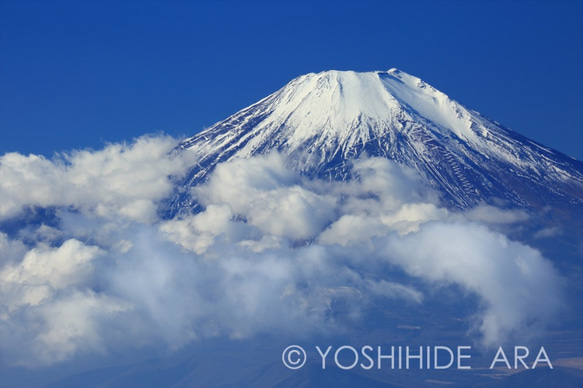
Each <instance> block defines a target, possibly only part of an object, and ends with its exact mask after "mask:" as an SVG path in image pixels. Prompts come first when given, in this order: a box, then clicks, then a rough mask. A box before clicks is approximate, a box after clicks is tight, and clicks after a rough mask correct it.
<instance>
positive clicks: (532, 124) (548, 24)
mask: <svg viewBox="0 0 583 388" xmlns="http://www.w3.org/2000/svg"><path fill="white" fill-rule="evenodd" d="M0 15H1V16H0V18H1V20H0V22H1V35H0V40H1V46H0V49H1V51H0V54H1V57H0V65H1V66H0V67H1V70H0V127H1V138H0V153H5V152H8V151H18V152H21V153H25V154H27V153H40V154H44V155H47V156H50V155H52V154H53V153H54V152H57V151H62V150H70V149H74V148H87V147H90V148H101V147H102V145H103V144H105V143H107V142H117V141H122V140H130V139H132V138H134V137H137V136H140V135H142V134H144V133H160V132H165V133H167V134H170V135H172V136H184V135H192V134H194V133H196V132H198V131H200V130H201V129H203V128H204V127H208V126H210V125H212V124H213V123H215V122H217V121H219V120H222V119H224V118H226V117H228V116H229V115H230V114H232V113H235V112H236V111H238V110H239V109H242V108H244V107H245V106H248V105H250V104H252V103H254V102H255V101H257V100H259V99H261V98H263V97H265V96H266V95H268V94H269V93H271V92H274V91H275V90H277V89H279V88H280V87H282V86H283V85H284V84H286V83H287V82H288V81H290V80H291V79H292V78H294V77H296V76H299V75H301V74H304V73H307V72H318V71H323V70H329V69H339V70H348V69H351V70H357V71H368V70H387V69H389V68H392V67H397V68H399V69H401V70H403V71H405V72H408V73H410V74H413V75H415V76H418V77H420V78H422V79H423V80H425V81H426V82H428V83H430V84H432V85H433V86H435V87H436V88H438V89H440V90H442V91H443V92H445V93H447V94H448V95H450V96H451V97H452V98H454V99H456V100H458V101H460V102H462V103H463V104H465V105H466V106H468V107H470V108H473V109H476V110H478V111H479V112H481V113H482V114H484V115H486V116H488V117H490V118H492V119H494V120H496V121H498V122H500V123H502V124H503V125H505V126H507V127H510V128H511V129H514V130H516V131H517V132H519V133H521V134H523V135H526V136H528V137H530V138H532V139H534V140H537V141H539V142H541V143H543V144H545V145H548V146H551V147H553V148H555V149H558V150H559V151H562V152H564V153H566V154H568V155H570V156H573V157H576V158H578V159H579V160H583V108H582V107H583V71H582V70H581V69H583V2H581V1H552V2H551V1H345V2H343V1H279V2H275V1H273V2H270V1H254V2H251V1H247V2H245V1H237V2H234V1H233V2H231V1H214V2H210V1H192V2H186V1H165V2H161V1H99V2H97V1H82V2H74V1H2V2H1V5H0Z"/></svg>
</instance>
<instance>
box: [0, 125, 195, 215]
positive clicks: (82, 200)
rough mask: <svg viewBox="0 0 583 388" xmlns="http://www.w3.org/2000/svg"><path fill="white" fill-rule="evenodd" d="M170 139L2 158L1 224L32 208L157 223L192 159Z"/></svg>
mask: <svg viewBox="0 0 583 388" xmlns="http://www.w3.org/2000/svg"><path fill="white" fill-rule="evenodd" d="M175 143H176V142H175V140H174V139H172V138H170V137H150V136H143V137H140V138H138V139H136V140H135V141H134V142H133V143H130V144H125V143H124V144H110V145H108V146H107V147H105V148H104V149H103V150H98V151H91V150H82V151H74V152H70V153H64V154H61V155H57V156H56V157H55V158H54V159H53V160H48V159H46V158H44V157H43V156H37V155H28V156H25V155H21V154H18V153H8V154H5V155H3V156H2V157H1V158H0V192H2V201H1V203H0V220H2V219H7V218H10V217H15V216H17V215H18V214H21V213H22V211H23V210H25V209H26V208H29V207H35V206H36V207H51V206H61V207H69V206H70V207H73V208H75V209H77V210H79V211H81V212H82V213H84V214H86V215H97V216H100V217H107V218H117V217H119V216H122V217H126V218H129V219H131V220H135V221H147V222H152V221H155V219H156V210H157V201H158V200H160V199H162V198H164V197H166V196H168V195H169V194H170V192H171V190H172V181H171V180H170V179H169V176H171V175H178V174H180V173H183V172H184V169H185V166H186V163H187V161H188V158H189V156H190V155H189V153H188V152H186V153H181V154H175V153H171V152H170V151H171V149H172V148H173V147H174V146H175Z"/></svg>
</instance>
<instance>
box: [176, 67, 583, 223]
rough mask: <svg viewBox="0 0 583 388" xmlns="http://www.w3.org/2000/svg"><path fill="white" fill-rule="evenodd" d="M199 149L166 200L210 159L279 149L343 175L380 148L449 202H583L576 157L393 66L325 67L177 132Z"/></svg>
mask: <svg viewBox="0 0 583 388" xmlns="http://www.w3.org/2000/svg"><path fill="white" fill-rule="evenodd" d="M178 148H179V149H187V148H188V149H191V150H193V151H194V153H195V154H196V155H197V156H196V157H197V160H196V163H195V164H194V167H192V168H191V169H190V172H189V173H188V175H187V177H186V178H185V179H184V180H183V181H182V182H180V184H179V186H180V187H181V190H179V192H178V193H176V195H175V196H174V198H173V199H172V201H171V204H170V213H171V215H174V214H176V213H178V212H180V211H182V210H184V209H188V208H191V207H193V206H194V207H196V204H193V203H190V202H188V199H187V197H186V196H185V195H184V192H185V191H186V189H188V188H189V187H192V186H195V185H198V184H200V183H202V182H204V181H205V180H206V179H207V178H208V176H209V173H210V172H211V171H212V170H213V168H214V166H215V165H216V164H217V163H221V162H224V161H227V160H230V159H233V158H241V157H242V158H248V157H251V156H253V155H257V154H264V153H268V152H270V151H274V150H277V151H278V152H281V153H283V154H284V155H286V157H287V161H288V164H289V166H290V167H291V168H293V169H294V170H297V171H299V172H301V173H303V174H305V175H307V176H311V177H319V178H325V179H335V180H344V179H348V178H350V172H349V168H348V166H349V165H350V161H351V160H353V159H356V158H359V157H360V156H361V155H364V154H366V155H369V156H382V157H386V158H389V159H391V160H394V161H395V162H397V163H400V164H404V165H406V166H409V167H412V168H413V169H415V170H417V171H418V172H419V174H420V175H421V176H422V177H423V178H424V179H425V181H426V182H427V183H428V184H429V185H430V186H432V187H433V188H434V189H436V190H437V191H438V192H440V193H441V194H442V197H443V199H444V200H445V201H446V203H448V204H449V205H450V206H451V207H456V208H461V209H467V208H471V207H473V206H476V205H478V204H481V203H488V204H492V205H497V206H502V207H518V208H522V209H525V210H530V211H539V210H541V209H543V208H545V207H547V208H548V207H549V206H551V207H553V208H555V209H556V210H557V212H556V213H557V214H561V213H564V214H572V212H573V210H578V211H580V212H581V211H583V162H581V161H578V160H576V159H573V158H570V157H568V156H566V155H564V154H562V153H560V152H558V151H555V150H552V149H550V148H547V147H544V146H542V145H540V144H538V143H536V142H535V141H532V140H530V139H528V138H526V137H524V136H521V135H520V134H518V133H516V132H513V131H511V130H509V129H507V128H505V127H503V126H502V125H500V124H498V123H497V122H495V121H492V120H489V119H487V118H485V117H484V116H482V115H480V114H479V113H478V112H476V111H473V110H471V109H468V108H466V107H465V106H463V105H462V104H460V103H459V102H457V101H455V100H452V99H450V98H449V97H448V96H447V95H445V94H444V93H442V92H440V91H438V90H436V89H435V88H433V87H432V86H430V85H428V84H427V83H425V82H424V81H422V80H421V79H419V78H417V77H414V76H412V75H409V74H407V73H405V72H403V71H400V70H397V69H391V70H389V71H386V72H380V71H379V72H366V73H357V72H352V71H326V72H322V73H318V74H313V73H311V74H307V75H303V76H300V77H298V78H296V79H294V80H292V81H291V82H290V83H288V84H287V85H286V86H284V87H283V88H282V89H280V90H278V91H277V92H275V93H273V94H271V95H269V96H267V97H266V98H264V99H262V100H260V101H259V102H257V103H255V104H253V105H251V106H249V107H247V108H245V109H243V110H241V111H239V112H237V113H235V114H234V115H232V116H231V117H229V118H227V119H226V120H223V121H221V122H219V123H217V124H215V125H213V126H212V127H210V128H208V129H206V130H204V131H202V132H200V133H198V134H196V135H195V136H193V137H191V138H189V139H186V140H185V141H183V142H182V143H181V144H180V146H179V147H178Z"/></svg>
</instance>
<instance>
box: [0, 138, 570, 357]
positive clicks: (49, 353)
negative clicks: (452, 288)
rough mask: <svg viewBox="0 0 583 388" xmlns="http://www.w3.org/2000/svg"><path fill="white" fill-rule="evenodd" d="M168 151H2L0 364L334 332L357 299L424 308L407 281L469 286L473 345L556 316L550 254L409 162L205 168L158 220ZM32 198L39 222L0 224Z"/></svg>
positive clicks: (276, 162) (421, 295)
mask: <svg viewBox="0 0 583 388" xmlns="http://www.w3.org/2000/svg"><path fill="white" fill-rule="evenodd" d="M175 144H176V141H175V140H173V139H171V138H168V137H164V136H162V137H143V138H140V139H137V140H136V141H135V142H133V143H131V144H111V145H108V146H106V147H105V148H104V149H102V150H96V151H89V150H85V151H76V152H71V153H67V154H63V155H61V156H59V157H57V158H55V159H53V160H48V159H45V158H43V157H40V156H35V155H29V156H23V155H20V154H14V153H13V154H6V155H4V156H2V157H1V159H0V162H1V164H0V189H1V191H2V195H3V201H2V208H1V210H0V220H4V221H5V222H8V221H10V222H11V225H13V226H12V227H11V230H10V231H9V232H7V231H6V230H5V232H6V233H1V232H0V248H1V250H2V253H3V254H2V258H1V261H0V300H1V301H2V302H1V309H0V334H2V338H8V337H9V338H10V339H9V340H8V341H3V348H4V349H3V355H5V356H3V359H2V362H3V363H6V364H10V365H43V364H50V363H56V362H61V361H65V360H69V359H71V358H73V357H76V356H77V355H79V354H93V353H99V354H101V353H104V354H107V352H110V351H114V350H115V351H118V352H123V351H127V350H128V349H133V350H135V349H140V348H144V347H154V348H158V349H168V348H170V349H176V348H180V347H181V346H184V345H186V344H188V343H189V342H191V341H194V340H196V339H198V338H207V337H213V336H228V337H232V338H242V337H247V336H252V335H255V334H258V333H286V334H290V333H292V334H295V335H307V334H309V333H318V332H325V333H329V332H333V331H335V330H339V331H341V330H345V329H346V328H349V327H351V325H356V324H358V322H359V320H360V319H362V314H363V311H364V310H363V308H364V307H366V306H372V305H374V304H378V303H380V304H381V305H382V303H385V301H391V303H393V304H400V305H402V306H404V308H406V307H407V306H410V305H411V304H413V305H419V306H423V304H424V303H427V302H426V300H427V297H426V295H425V292H427V291H426V290H427V289H426V288H423V287H420V286H419V285H420V284H426V285H432V286H435V285H437V286H447V285H451V284H454V285H457V286H459V287H460V288H461V289H463V290H464V291H465V292H466V293H470V294H473V295H476V296H478V298H479V299H480V301H481V305H480V306H476V311H474V312H473V313H472V314H477V318H476V321H475V322H476V330H477V331H478V333H479V337H480V338H481V340H482V341H483V343H485V344H492V343H494V342H495V341H497V340H502V339H504V338H505V337H507V336H509V335H512V333H514V332H516V331H519V330H521V328H525V327H527V328H529V330H530V329H532V330H534V329H535V326H536V325H539V324H540V325H542V324H544V323H545V322H547V321H548V320H549V319H550V318H551V317H552V316H553V315H554V314H556V307H557V306H558V305H559V304H560V303H559V302H558V301H559V299H560V296H561V292H560V288H561V287H560V279H559V277H558V276H557V274H556V272H555V271H554V269H553V268H552V265H551V264H550V262H549V261H548V260H546V259H545V258H543V257H542V256H541V255H540V253H539V252H538V251H536V250H534V249H532V248H529V247H527V246H525V245H522V244H520V243H517V242H513V241H511V240H509V239H507V238H506V237H504V235H502V234H500V233H497V232H495V231H492V230H491V229H490V228H488V227H487V226H485V225H490V224H492V223H496V222H505V223H508V222H517V221H520V220H523V219H524V218H523V215H522V214H519V213H513V212H508V211H501V210H497V209H495V208H488V209H485V208H478V209H477V210H474V211H470V212H467V213H459V212H457V213H456V212H452V211H450V210H447V209H445V208H443V207H442V206H441V205H440V203H439V198H438V196H437V195H436V194H435V193H434V192H432V191H431V190H429V189H427V188H426V187H425V186H424V185H423V183H422V181H421V180H420V178H419V177H418V176H417V175H416V174H415V172H414V171H412V170H411V169H408V168H405V167H402V166H398V165H396V164H394V163H392V162H390V161H388V160H386V159H383V158H362V159H360V160H357V161H354V162H353V165H352V173H353V175H354V176H355V179H353V180H350V181H347V182H330V181H323V180H318V179H307V178H306V177H303V176H301V175H300V174H298V173H296V172H294V171H291V170H289V169H288V168H287V167H286V164H285V159H284V157H283V156H281V155H278V154H271V155H267V156H261V157H254V158H251V159H235V160H232V161H229V162H226V163H223V164H220V165H218V166H217V167H216V169H215V170H214V172H213V173H212V174H211V176H210V178H209V180H208V182H207V183H206V184H205V185H203V186H199V187H196V188H194V189H192V190H191V195H192V197H193V200H195V201H197V202H198V203H200V204H201V205H202V211H201V212H199V213H198V214H185V215H182V216H180V217H179V218H174V219H165V220H163V219H160V217H159V215H158V213H159V212H160V210H161V209H159V206H160V204H161V203H162V200H163V199H164V198H166V197H167V196H169V195H170V193H171V192H172V189H173V180H172V176H181V175H182V174H184V173H185V172H186V171H187V170H188V168H189V166H190V165H191V164H192V160H194V158H195V157H196V155H190V154H188V152H186V153H184V154H175V153H173V152H171V150H172V149H173V147H174V145H175ZM40 188H42V189H40ZM34 208H46V209H51V210H50V214H51V215H52V217H53V218H54V219H53V220H51V222H50V223H49V222H48V221H47V219H45V218H43V217H40V218H39V217H37V218H34V217H33V218H32V221H31V219H23V220H22V222H21V223H18V222H13V221H14V220H19V219H20V218H22V217H24V216H25V215H26V212H27V209H34ZM489 214H494V215H495V217H494V218H493V219H492V218H488V217H489V216H488V215H489ZM19 217H20V218H19ZM4 225H6V224H4ZM14 225H16V226H14ZM14 228H16V229H17V230H13V229H14ZM9 229H10V228H9ZM395 268H397V270H398V271H402V272H404V273H406V274H408V277H404V276H394V272H395V271H394V269H395ZM541 284H545V285H546V288H545V289H544V292H543V290H542V288H541ZM463 297H464V295H460V298H463ZM338 306H343V307H342V312H341V313H340V311H339V310H338ZM481 306H483V307H481Z"/></svg>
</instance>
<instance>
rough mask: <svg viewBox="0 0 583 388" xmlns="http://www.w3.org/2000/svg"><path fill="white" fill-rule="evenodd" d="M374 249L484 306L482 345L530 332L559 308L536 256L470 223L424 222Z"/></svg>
mask: <svg viewBox="0 0 583 388" xmlns="http://www.w3.org/2000/svg"><path fill="white" fill-rule="evenodd" d="M379 244H380V247H379V251H381V252H383V253H384V254H383V257H385V258H386V260H388V261H390V262H391V263H394V264H397V265H399V266H400V267H402V268H403V269H404V270H405V271H406V272H407V273H409V274H411V275H413V276H415V277H420V278H422V279H426V280H429V281H431V282H434V283H437V284H457V285H460V286H461V287H463V288H464V289H466V290H467V291H469V292H472V293H475V294H477V295H478V296H480V298H481V299H482V301H483V302H484V303H485V308H484V311H482V312H481V314H480V316H479V318H478V321H477V325H478V330H479V332H480V333H481V336H482V342H483V343H484V344H485V345H486V346H494V345H496V344H497V343H499V341H501V340H504V339H506V338H508V337H509V335H511V334H520V335H523V336H527V335H528V334H532V331H533V329H536V327H533V325H537V324H541V323H542V322H548V320H549V319H550V318H551V317H552V316H553V315H555V314H556V313H557V312H558V310H559V309H560V307H561V305H562V302H561V300H562V298H561V280H560V278H559V277H558V275H557V273H556V272H555V270H554V268H553V266H552V264H551V263H550V262H549V261H548V260H545V259H544V258H543V257H542V255H541V254H540V252H538V251H537V250H535V249H533V248H530V247H528V246H525V245H522V244H520V243H517V242H514V241H510V240H508V239H507V238H506V237H504V236H502V235H500V234H498V233H495V232H492V231H490V230H488V229H487V228H486V227H484V226H483V225H479V224H476V223H463V224H462V223H443V222H431V223H427V224H424V225H423V226H422V227H421V228H420V230H419V231H418V232H415V233H411V234H408V235H406V236H395V235H392V236H389V237H388V238H387V239H385V240H382V241H380V242H379Z"/></svg>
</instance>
